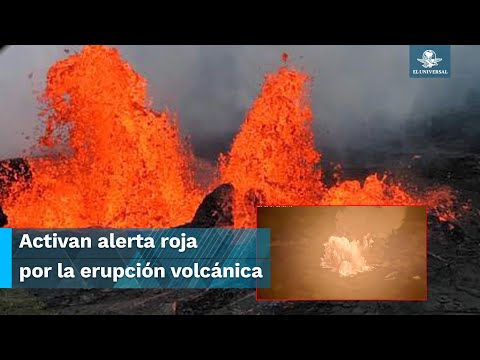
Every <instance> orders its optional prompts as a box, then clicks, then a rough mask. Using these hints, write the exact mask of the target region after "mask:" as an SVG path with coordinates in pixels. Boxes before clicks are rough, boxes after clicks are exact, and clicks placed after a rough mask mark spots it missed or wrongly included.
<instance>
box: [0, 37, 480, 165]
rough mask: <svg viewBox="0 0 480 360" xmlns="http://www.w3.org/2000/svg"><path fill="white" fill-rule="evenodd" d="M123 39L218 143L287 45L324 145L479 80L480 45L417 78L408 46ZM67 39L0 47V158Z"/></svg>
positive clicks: (395, 125)
mask: <svg viewBox="0 0 480 360" xmlns="http://www.w3.org/2000/svg"><path fill="white" fill-rule="evenodd" d="M117 47H118V48H119V49H120V52H121V54H122V55H123V56H124V58H125V59H126V60H128V61H129V62H130V63H131V64H132V65H133V67H134V68H135V69H136V70H137V71H138V72H139V73H140V74H142V75H143V76H145V77H146V78H147V79H148V81H149V85H150V96H151V97H152V98H153V99H154V104H155V107H156V108H158V109H161V108H163V107H164V106H169V107H170V108H172V109H174V110H176V111H177V112H178V114H179V120H180V124H181V126H182V131H183V132H184V133H185V134H189V135H191V138H192V141H193V142H194V144H195V146H196V148H197V149H201V148H202V146H201V145H203V148H205V147H206V148H208V147H211V148H212V149H214V148H215V149H216V145H215V143H217V142H219V141H220V142H221V141H225V139H228V138H230V137H231V136H232V134H234V133H235V132H236V131H237V130H238V127H239V126H240V124H241V122H242V119H243V117H244V114H245V112H246V111H247V110H248V108H249V107H250V105H251V103H252V101H253V100H254V98H255V96H256V95H257V94H258V90H259V87H260V85H261V83H262V80H263V76H264V74H265V73H266V72H267V71H272V70H275V69H276V68H277V67H278V65H279V64H280V63H281V61H280V57H281V54H282V52H287V53H289V54H290V59H291V60H292V61H293V62H294V63H295V64H298V65H299V66H301V67H303V68H305V69H306V70H307V71H308V72H310V74H312V75H313V77H314V82H313V86H312V102H313V109H314V112H315V120H314V127H315V131H316V135H317V137H316V142H317V145H318V146H319V147H322V146H336V147H340V148H341V147H344V146H346V145H348V144H350V143H352V142H356V143H359V139H360V141H364V142H368V141H369V139H368V138H366V137H365V136H366V134H367V133H368V129H370V128H377V127H378V126H379V125H380V126H381V127H386V128H389V129H390V130H392V131H393V132H398V134H399V136H401V134H402V127H403V124H404V123H405V120H406V119H407V118H409V117H410V116H411V115H412V114H415V115H416V116H419V115H422V114H428V113H432V112H436V111H439V110H441V109H443V108H447V107H451V106H458V105H461V104H462V102H463V101H464V99H465V95H466V94H467V92H468V91H469V90H471V89H474V88H479V80H480V70H478V68H477V64H478V62H479V60H480V48H479V47H477V46H453V47H452V61H451V63H452V70H451V73H452V78H451V79H410V78H409V76H408V67H409V63H408V62H409V60H408V56H409V54H408V46H359V45H355V46H346V45H345V46H293V45H283V46H280V45H275V46H250V45H248V46H247V45H245V46H199V45H198V46H172V45H169V46H144V45H137V46H136V45H129V46H123V45H122V46H117ZM65 48H69V49H79V48H80V46H71V45H65V46H59V45H55V46H40V45H36V46H9V47H7V48H6V49H5V50H4V51H3V52H1V53H0V84H1V85H0V108H1V110H2V111H1V115H0V158H4V157H9V156H15V155H18V154H20V153H21V151H22V150H24V149H26V148H28V146H29V145H30V144H31V143H32V142H33V139H34V138H35V134H34V129H35V125H36V124H38V122H39V119H38V117H37V111H38V109H37V102H36V99H35V94H34V91H40V90H41V89H42V88H43V86H44V79H45V75H46V71H47V70H48V68H49V66H50V65H51V64H52V63H53V62H54V61H56V60H58V59H61V58H63V57H65V56H68V55H67V54H66V53H65V52H64V51H63V50H64V49H65ZM30 73H33V76H32V78H31V79H30V78H29V76H28V75H29V74H30ZM27 137H28V139H27Z"/></svg>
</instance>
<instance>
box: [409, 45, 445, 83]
mask: <svg viewBox="0 0 480 360" xmlns="http://www.w3.org/2000/svg"><path fill="white" fill-rule="evenodd" d="M410 77H411V78H450V45H410Z"/></svg>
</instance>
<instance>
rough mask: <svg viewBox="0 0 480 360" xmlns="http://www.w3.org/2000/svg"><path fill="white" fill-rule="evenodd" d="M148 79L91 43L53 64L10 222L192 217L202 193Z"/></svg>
mask: <svg viewBox="0 0 480 360" xmlns="http://www.w3.org/2000/svg"><path fill="white" fill-rule="evenodd" d="M146 85H147V83H146V81H145V80H144V79H143V78H142V77H141V76H140V75H138V74H137V73H136V72H135V71H134V70H132V68H131V67H130V65H129V64H127V63H126V62H125V61H123V60H122V59H121V57H120V55H119V53H118V51H117V50H115V49H110V48H107V47H103V46H87V47H85V48H84V49H83V50H82V51H81V52H80V53H79V54H75V55H72V56H70V57H68V58H67V59H65V60H62V61H59V62H58V63H56V64H55V65H53V66H52V68H51V69H50V71H49V72H48V82H47V87H46V90H45V92H44V94H43V96H42V102H43V103H44V104H45V105H46V108H47V111H46V112H45V116H46V130H45V134H44V136H42V138H41V145H43V146H46V147H49V148H54V149H63V152H61V153H60V155H55V156H48V157H44V158H40V159H28V161H29V163H30V165H31V171H32V178H33V180H32V182H31V184H30V188H29V189H28V190H27V191H25V190H22V191H14V190H13V191H11V195H10V197H9V198H8V199H7V200H6V201H5V203H4V204H3V208H4V210H5V212H6V213H7V214H8V216H9V219H10V222H9V226H12V227H44V228H48V227H161V226H165V227H168V226H173V225H176V224H178V223H181V222H187V221H189V220H190V219H191V215H192V214H193V213H194V212H195V209H196V206H197V205H198V203H199V202H200V201H201V198H202V193H201V191H199V190H198V189H197V188H196V186H195V184H194V182H193V180H192V179H193V176H192V173H191V170H190V169H191V166H190V161H191V160H192V158H191V155H190V152H189V150H188V148H186V147H185V146H184V144H183V143H182V141H181V137H180V134H179V131H178V128H177V125H176V122H175V118H174V117H173V116H172V115H171V114H169V113H168V112H163V113H155V112H154V111H152V110H151V109H150V107H149V103H148V101H147V98H146Z"/></svg>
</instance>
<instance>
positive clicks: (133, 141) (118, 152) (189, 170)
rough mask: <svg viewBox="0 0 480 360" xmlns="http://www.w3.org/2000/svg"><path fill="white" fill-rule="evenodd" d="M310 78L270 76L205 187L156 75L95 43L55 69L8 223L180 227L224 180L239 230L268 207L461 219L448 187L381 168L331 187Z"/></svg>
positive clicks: (5, 201) (1, 181)
mask: <svg viewBox="0 0 480 360" xmlns="http://www.w3.org/2000/svg"><path fill="white" fill-rule="evenodd" d="M309 82H310V77H309V76H308V75H307V74H305V73H303V72H300V71H298V70H296V69H295V68H294V67H293V66H291V65H290V64H283V65H282V66H281V67H280V69H279V70H278V72H276V73H271V74H268V75H267V76H266V78H265V81H264V84H263V86H262V89H261V92H260V95H259V96H258V98H257V100H256V101H255V102H254V104H253V106H252V108H251V110H250V111H249V113H248V114H247V116H246V120H245V122H244V124H243V125H242V127H241V129H240V132H239V133H238V135H237V136H236V138H235V140H234V142H233V144H232V147H231V151H230V152H229V153H228V154H222V155H221V156H220V159H219V169H220V176H219V179H216V180H215V182H214V184H211V186H210V187H209V188H208V189H205V188H202V187H201V186H200V185H199V184H197V183H196V182H195V180H194V178H195V177H194V171H193V169H194V162H195V158H194V156H193V153H192V151H191V150H190V147H189V145H188V144H186V143H185V141H184V139H183V138H182V137H181V135H180V130H179V128H178V126H177V122H176V115H174V114H172V113H170V112H169V111H168V110H165V111H163V112H160V113H157V112H155V111H154V110H152V108H151V105H150V102H149V101H148V98H147V94H146V85H147V82H146V80H145V79H144V78H142V77H141V76H140V75H139V74H137V73H136V72H135V71H134V70H133V69H132V68H131V67H130V65H129V64H128V63H127V62H125V61H124V60H123V59H122V58H121V56H120V54H119V53H118V51H117V50H115V49H111V48H108V47H105V46H86V47H84V48H83V50H82V51H81V52H79V53H78V54H73V55H71V56H69V57H67V58H66V59H64V60H62V61H59V62H57V63H56V64H54V65H53V66H52V67H51V69H50V70H49V72H48V78H47V86H46V89H45V91H44V92H43V94H42V96H41V98H40V101H41V103H42V104H43V105H44V107H45V111H43V113H42V114H41V116H42V119H43V121H44V122H45V129H44V133H43V134H42V136H41V137H40V139H39V142H38V146H39V148H40V149H41V150H42V151H43V154H44V155H42V156H41V157H29V158H27V159H26V161H27V162H28V164H29V167H30V169H29V171H30V173H31V176H28V177H24V178H23V180H22V179H20V180H19V179H15V181H13V183H12V179H11V176H10V175H8V176H7V175H5V174H9V173H8V171H5V169H4V171H3V172H0V173H2V174H4V176H3V178H1V177H0V190H2V191H0V194H1V193H4V192H7V194H4V195H3V196H2V197H0V201H1V207H2V208H3V212H4V213H5V214H6V216H8V226H10V227H17V228H20V227H38V228H52V227H64V228H72V227H75V228H82V227H118V228H122V227H172V226H178V225H179V224H183V223H187V222H189V221H190V220H191V219H192V218H193V217H194V214H195V211H196V209H197V208H198V206H199V205H200V203H201V202H202V199H203V198H204V196H205V195H206V193H207V190H210V189H213V187H214V186H216V185H219V184H221V183H223V184H225V183H228V184H231V185H232V186H233V189H234V195H233V219H234V220H233V221H234V226H235V227H248V226H255V224H256V211H255V207H256V205H322V204H335V205H341V204H365V205H382V204H383V205H391V204H397V205H412V204H427V205H428V206H429V207H430V210H431V211H432V212H433V213H434V214H435V215H437V216H438V217H439V219H440V220H451V219H453V218H454V217H455V214H454V213H453V211H452V207H453V201H454V197H453V195H452V194H451V192H450V191H449V190H448V189H442V190H437V191H434V192H433V193H429V194H424V195H417V196H413V195H412V194H409V193H407V192H406V191H405V190H404V189H403V188H402V187H401V186H400V185H399V184H394V183H392V182H391V181H387V179H386V178H385V177H382V178H380V177H379V176H377V175H376V174H373V175H371V176H369V177H368V178H367V179H366V180H365V182H364V183H363V184H362V183H361V182H360V181H345V182H341V181H339V182H338V183H337V184H336V185H335V186H333V187H330V188H327V187H326V186H325V185H324V183H323V181H322V176H323V174H322V171H321V169H320V166H319V162H320V159H321V154H320V153H319V152H318V151H317V150H316V149H315V147H314V141H313V132H312V129H311V125H312V117H313V114H312V110H311V107H310V104H309V93H308V90H309ZM212 106H214V104H213V105H212ZM46 149H47V150H48V151H46ZM7 183H8V184H9V185H8V187H7V185H6V184H7ZM5 189H6V190H5Z"/></svg>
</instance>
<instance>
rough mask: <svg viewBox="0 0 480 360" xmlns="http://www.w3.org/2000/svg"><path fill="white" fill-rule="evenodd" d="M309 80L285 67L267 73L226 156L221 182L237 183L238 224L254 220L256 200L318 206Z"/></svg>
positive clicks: (319, 181)
mask: <svg viewBox="0 0 480 360" xmlns="http://www.w3.org/2000/svg"><path fill="white" fill-rule="evenodd" d="M308 81H309V77H308V76H307V75H306V74H303V73H299V72H297V71H296V70H294V69H288V68H286V67H282V68H281V69H280V71H279V72H278V73H277V74H269V75H267V77H266V79H265V84H264V85H263V88H262V91H261V94H260V96H259V98H258V99H257V100H256V101H255V103H254V104H253V107H252V109H251V110H250V112H249V113H248V115H247V118H246V120H245V123H244V124H243V125H242V127H241V129H240V133H239V134H238V135H237V137H236V138H235V140H234V143H233V146H232V149H231V151H230V154H229V156H227V157H222V158H221V174H222V182H229V183H232V184H233V186H234V188H235V216H234V218H235V225H236V226H239V227H243V226H247V227H248V226H254V225H255V222H256V218H255V210H256V209H255V206H256V205H315V204H317V203H318V202H319V199H320V198H321V194H322V192H323V190H324V189H323V184H322V178H321V172H320V170H318V163H319V161H320V154H319V153H318V152H317V151H316V150H315V148H314V143H313V132H312V131H311V122H312V111H311V108H310V106H309V104H308V93H307V83H308Z"/></svg>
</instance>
